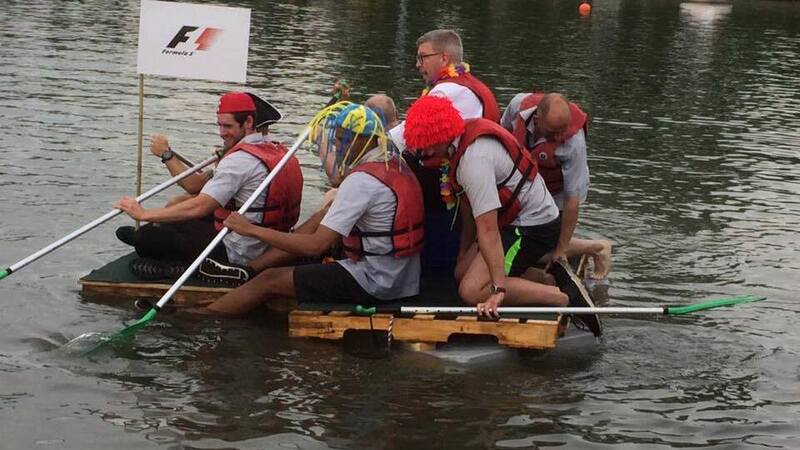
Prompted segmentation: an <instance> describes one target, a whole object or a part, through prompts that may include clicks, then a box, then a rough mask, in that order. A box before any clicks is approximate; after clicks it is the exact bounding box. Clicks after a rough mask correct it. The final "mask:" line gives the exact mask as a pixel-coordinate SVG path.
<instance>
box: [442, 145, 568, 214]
mask: <svg viewBox="0 0 800 450" xmlns="http://www.w3.org/2000/svg"><path fill="white" fill-rule="evenodd" d="M460 140H461V138H458V139H456V140H455V141H454V142H453V147H452V148H457V147H458V143H459V141H460ZM512 170H513V171H514V174H513V175H512V176H511V178H510V179H509V180H508V182H507V183H506V184H505V186H506V187H507V188H508V189H511V191H512V192H513V191H514V190H515V189H516V188H517V184H519V183H520V182H521V181H522V180H523V178H522V174H521V173H520V172H519V171H518V170H516V169H514V162H513V161H512V160H511V157H510V156H509V155H508V152H506V150H505V148H503V145H502V144H501V143H500V142H499V141H498V140H497V139H494V138H492V137H487V136H484V137H479V138H478V139H476V140H475V142H473V143H472V145H470V146H469V147H467V150H466V152H464V156H462V157H461V161H460V162H459V164H458V169H457V170H456V181H458V184H459V185H461V187H463V188H464V192H465V195H466V196H467V199H469V204H470V206H471V207H472V216H473V217H478V216H480V215H481V214H484V213H486V212H489V211H491V210H493V209H499V208H500V206H501V204H500V195H499V193H498V192H497V185H498V184H499V183H501V182H502V181H503V180H505V179H506V178H508V175H509V174H510V173H511V171H512ZM517 199H518V200H519V202H520V207H521V208H520V213H519V215H518V216H517V218H516V219H514V220H513V221H512V222H511V224H512V225H517V226H533V225H542V224H545V223H548V222H551V221H553V220H555V219H556V218H557V217H558V207H556V204H555V202H554V201H553V197H552V196H551V195H550V192H549V191H548V190H547V187H546V186H545V184H544V180H543V179H542V177H541V175H536V178H535V179H534V181H533V182H527V181H526V182H525V184H523V185H522V188H521V189H520V191H519V195H518V196H517Z"/></svg>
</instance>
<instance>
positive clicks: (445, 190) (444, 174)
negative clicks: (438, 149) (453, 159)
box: [439, 159, 456, 210]
mask: <svg viewBox="0 0 800 450" xmlns="http://www.w3.org/2000/svg"><path fill="white" fill-rule="evenodd" d="M439 173H440V175H439V193H440V194H441V195H442V201H443V202H444V204H445V205H446V206H447V209H448V210H451V209H453V207H454V206H455V205H456V196H455V195H453V184H452V183H451V182H450V161H448V160H446V159H445V160H444V162H442V166H441V167H440V168H439Z"/></svg>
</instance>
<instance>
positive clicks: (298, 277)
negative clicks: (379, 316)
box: [294, 263, 382, 305]
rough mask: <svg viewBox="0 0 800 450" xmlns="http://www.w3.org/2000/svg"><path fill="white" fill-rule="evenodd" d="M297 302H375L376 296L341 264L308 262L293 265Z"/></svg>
mask: <svg viewBox="0 0 800 450" xmlns="http://www.w3.org/2000/svg"><path fill="white" fill-rule="evenodd" d="M294 292H295V295H296V297H297V303H351V304H354V305H374V304H376V303H380V302H381V301H382V300H380V299H378V298H375V297H373V296H372V295H370V294H369V293H368V292H367V291H365V290H364V288H362V287H361V285H359V284H358V282H357V281H356V279H355V278H353V276H352V275H350V272H348V271H347V269H345V268H344V267H342V265H341V264H338V263H331V264H307V265H304V266H297V267H295V268H294Z"/></svg>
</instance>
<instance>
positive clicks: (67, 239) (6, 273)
mask: <svg viewBox="0 0 800 450" xmlns="http://www.w3.org/2000/svg"><path fill="white" fill-rule="evenodd" d="M216 160H217V157H216V156H212V157H210V158H208V159H207V160H205V161H203V162H201V163H200V164H197V165H195V166H192V167H190V168H189V169H186V170H185V171H183V172H181V173H179V174H178V175H175V176H174V177H172V178H170V179H169V180H167V181H165V182H163V183H161V184H159V185H158V186H156V187H154V188H152V189H150V190H149V191H147V192H145V193H144V194H142V195H140V196H138V197H136V201H138V202H143V201H145V200H147V199H148V198H150V197H152V196H154V195H156V194H158V193H159V192H161V191H163V190H164V189H166V188H168V187H170V186H172V185H173V184H175V183H177V182H179V181H181V180H183V179H184V178H186V177H188V176H190V175H192V174H193V173H195V172H197V171H199V170H201V169H203V168H204V167H206V166H208V165H210V164H211V163H213V162H214V161H216ZM121 213H122V211H120V210H119V209H113V210H111V211H110V212H108V213H106V214H105V215H103V216H101V217H98V218H97V219H95V220H93V221H92V222H89V223H87V224H86V225H84V226H82V227H80V228H78V229H77V230H75V231H73V232H72V233H70V234H68V235H66V236H64V237H63V238H61V239H59V240H57V241H55V242H53V243H52V244H50V245H48V246H47V247H45V248H43V249H41V250H39V251H38V252H36V253H34V254H32V255H30V256H28V257H27V258H25V259H23V260H21V261H19V262H16V263H14V264H12V265H11V266H9V267H8V268H6V269H3V270H2V271H0V280H2V279H3V278H5V277H7V276H9V275H11V274H12V273H14V272H16V271H18V270H19V269H21V268H23V267H25V266H27V265H28V264H30V263H32V262H33V261H36V260H37V259H39V258H41V257H42V256H44V255H46V254H48V253H50V252H52V251H53V250H55V249H57V248H59V247H61V246H62V245H64V244H66V243H68V242H70V241H72V240H74V239H75V238H77V237H79V236H81V235H83V234H84V233H86V232H88V231H90V230H92V229H94V228H97V227H98V226H99V225H102V224H103V223H105V222H107V221H109V220H111V219H112V218H114V217H116V216H117V215H118V214H121Z"/></svg>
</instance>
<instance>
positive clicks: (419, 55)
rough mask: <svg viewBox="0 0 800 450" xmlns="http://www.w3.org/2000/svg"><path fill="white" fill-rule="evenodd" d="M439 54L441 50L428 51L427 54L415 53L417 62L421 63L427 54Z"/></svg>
mask: <svg viewBox="0 0 800 450" xmlns="http://www.w3.org/2000/svg"><path fill="white" fill-rule="evenodd" d="M441 54H442V52H436V53H428V54H422V53H417V62H418V63H420V64H422V61H423V60H425V58H427V57H428V56H436V55H441Z"/></svg>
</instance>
